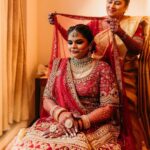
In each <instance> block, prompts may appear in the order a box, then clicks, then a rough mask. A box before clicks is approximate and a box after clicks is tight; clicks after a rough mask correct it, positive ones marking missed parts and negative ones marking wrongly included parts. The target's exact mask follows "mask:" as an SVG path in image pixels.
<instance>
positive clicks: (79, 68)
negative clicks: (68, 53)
mask: <svg viewBox="0 0 150 150" xmlns="http://www.w3.org/2000/svg"><path fill="white" fill-rule="evenodd" d="M92 62H93V59H92V58H91V57H86V58H83V59H76V58H71V70H72V71H73V73H75V74H82V73H84V72H86V71H88V70H90V69H91V68H92V65H93V63H92Z"/></svg>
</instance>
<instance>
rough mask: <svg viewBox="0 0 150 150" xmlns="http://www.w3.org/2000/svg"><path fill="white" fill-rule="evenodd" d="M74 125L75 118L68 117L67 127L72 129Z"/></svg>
mask: <svg viewBox="0 0 150 150" xmlns="http://www.w3.org/2000/svg"><path fill="white" fill-rule="evenodd" d="M72 126H73V120H72V119H66V121H65V127H66V128H68V129H70V128H72Z"/></svg>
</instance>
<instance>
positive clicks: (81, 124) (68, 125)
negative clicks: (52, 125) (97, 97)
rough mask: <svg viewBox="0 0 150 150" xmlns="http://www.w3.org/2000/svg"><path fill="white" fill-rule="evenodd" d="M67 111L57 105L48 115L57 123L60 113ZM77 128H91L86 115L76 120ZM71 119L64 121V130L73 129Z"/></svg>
mask: <svg viewBox="0 0 150 150" xmlns="http://www.w3.org/2000/svg"><path fill="white" fill-rule="evenodd" d="M66 111H67V110H66V109H65V108H63V107H60V106H58V105H55V106H54V107H53V108H52V109H51V110H50V115H51V116H52V117H53V118H54V119H55V120H56V121H59V117H60V115H61V113H63V112H66ZM78 123H79V127H80V129H88V128H90V127H91V123H90V120H89V117H88V115H82V116H81V117H80V119H79V120H78ZM73 124H74V123H73V119H71V118H67V119H66V120H65V124H64V125H65V127H66V128H72V127H73Z"/></svg>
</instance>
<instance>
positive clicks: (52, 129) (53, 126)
mask: <svg viewBox="0 0 150 150" xmlns="http://www.w3.org/2000/svg"><path fill="white" fill-rule="evenodd" d="M56 130H57V126H56V125H54V124H52V125H51V126H50V128H49V131H50V132H52V133H53V132H55V131H56Z"/></svg>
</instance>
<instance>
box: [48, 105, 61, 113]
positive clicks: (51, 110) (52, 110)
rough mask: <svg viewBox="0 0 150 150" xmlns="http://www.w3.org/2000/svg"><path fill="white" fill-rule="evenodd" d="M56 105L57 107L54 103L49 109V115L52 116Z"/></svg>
mask: <svg viewBox="0 0 150 150" xmlns="http://www.w3.org/2000/svg"><path fill="white" fill-rule="evenodd" d="M58 107H59V106H58V105H55V106H54V107H52V108H51V109H50V111H49V113H50V115H51V116H53V113H54V110H55V109H56V108H58Z"/></svg>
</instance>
